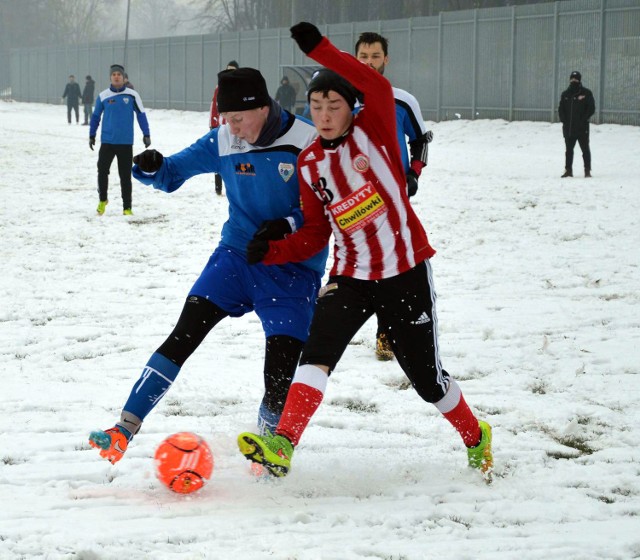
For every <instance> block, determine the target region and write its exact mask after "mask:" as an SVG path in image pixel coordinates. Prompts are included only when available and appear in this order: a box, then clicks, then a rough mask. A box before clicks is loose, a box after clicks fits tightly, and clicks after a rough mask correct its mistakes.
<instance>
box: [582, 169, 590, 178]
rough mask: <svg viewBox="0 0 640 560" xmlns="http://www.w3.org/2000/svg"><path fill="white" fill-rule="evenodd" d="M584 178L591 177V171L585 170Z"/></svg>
mask: <svg viewBox="0 0 640 560" xmlns="http://www.w3.org/2000/svg"><path fill="white" fill-rule="evenodd" d="M584 176H585V177H587V178H588V177H591V169H585V170H584Z"/></svg>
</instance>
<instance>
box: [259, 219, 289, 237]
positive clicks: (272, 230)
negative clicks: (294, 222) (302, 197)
mask: <svg viewBox="0 0 640 560" xmlns="http://www.w3.org/2000/svg"><path fill="white" fill-rule="evenodd" d="M290 233H291V224H289V220H287V219H286V218H278V219H277V220H266V221H264V222H262V224H260V227H259V228H258V231H256V232H255V233H254V234H253V239H262V240H264V241H269V240H273V241H277V240H278V239H284V238H285V236H287V235H289V234H290Z"/></svg>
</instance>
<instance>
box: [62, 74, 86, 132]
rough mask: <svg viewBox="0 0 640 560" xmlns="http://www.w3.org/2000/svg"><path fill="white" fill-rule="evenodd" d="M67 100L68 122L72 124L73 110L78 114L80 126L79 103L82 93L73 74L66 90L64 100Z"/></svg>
mask: <svg viewBox="0 0 640 560" xmlns="http://www.w3.org/2000/svg"><path fill="white" fill-rule="evenodd" d="M65 97H66V98H67V122H68V123H69V124H71V109H73V110H74V111H75V113H76V123H77V124H80V111H79V103H80V98H81V97H82V93H80V86H79V85H78V84H77V83H76V77H75V76H74V75H73V74H72V75H71V76H69V82H68V83H67V85H66V86H65V88H64V92H63V94H62V99H63V100H64V98H65Z"/></svg>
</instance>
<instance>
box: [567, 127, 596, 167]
mask: <svg viewBox="0 0 640 560" xmlns="http://www.w3.org/2000/svg"><path fill="white" fill-rule="evenodd" d="M576 142H577V143H578V144H580V149H581V150H582V160H583V161H584V169H585V171H591V150H590V149H589V130H588V129H587V130H586V131H585V132H583V133H582V134H581V135H580V136H572V137H570V138H566V137H565V139H564V144H565V147H566V151H565V164H564V168H565V169H567V170H569V171H571V172H573V149H574V148H575V146H576Z"/></svg>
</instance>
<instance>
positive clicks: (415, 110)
mask: <svg viewBox="0 0 640 560" xmlns="http://www.w3.org/2000/svg"><path fill="white" fill-rule="evenodd" d="M393 97H394V98H395V100H396V129H397V133H398V144H399V145H400V156H401V157H402V164H403V165H404V172H405V173H407V172H408V171H409V167H410V165H411V161H410V160H411V158H410V155H409V150H408V149H407V139H408V140H409V142H413V141H414V140H416V139H418V138H420V137H422V136H424V134H425V133H426V132H427V129H426V127H425V125H424V120H423V119H422V111H421V110H420V105H419V104H418V100H417V99H416V98H415V97H414V96H413V95H411V94H410V93H409V92H408V91H405V90H403V89H400V88H396V87H394V88H393ZM427 150H428V147H427V143H426V142H425V143H424V145H423V146H422V150H421V152H422V153H420V154H416V156H417V159H420V160H421V161H423V162H424V163H425V164H426V162H427V159H426V158H427Z"/></svg>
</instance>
